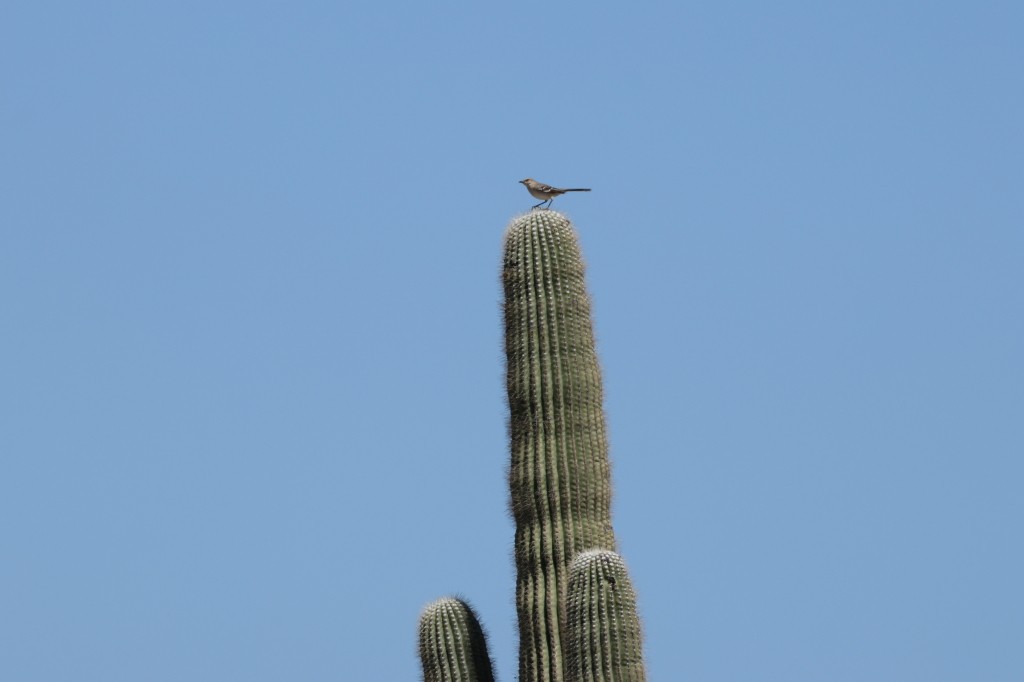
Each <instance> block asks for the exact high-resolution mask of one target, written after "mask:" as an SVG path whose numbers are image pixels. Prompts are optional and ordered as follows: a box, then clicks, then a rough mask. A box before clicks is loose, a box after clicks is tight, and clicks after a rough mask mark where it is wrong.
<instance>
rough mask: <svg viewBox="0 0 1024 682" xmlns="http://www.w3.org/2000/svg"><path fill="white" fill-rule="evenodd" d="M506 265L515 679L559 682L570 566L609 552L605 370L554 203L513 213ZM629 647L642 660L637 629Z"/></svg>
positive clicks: (446, 681) (574, 252)
mask: <svg viewBox="0 0 1024 682" xmlns="http://www.w3.org/2000/svg"><path fill="white" fill-rule="evenodd" d="M502 266H503V269H502V283H503V286H504V291H505V304H504V311H505V356H506V368H507V373H506V384H507V389H508V404H509V413H510V418H509V433H510V437H511V447H510V450H511V466H510V467H509V486H510V489H511V510H512V515H513V517H514V519H515V525H516V531H515V560H516V574H517V578H516V610H517V612H518V617H519V680H520V682H564V681H565V680H567V667H568V662H567V660H566V655H567V654H566V647H567V642H568V638H569V637H570V636H571V635H570V634H569V633H568V632H567V629H566V628H567V612H566V608H567V603H574V600H576V601H577V602H578V601H579V600H580V599H588V598H589V597H585V596H578V595H576V596H574V595H569V594H568V589H569V583H570V579H569V572H570V570H569V567H570V563H571V562H572V561H573V559H574V558H575V557H577V556H578V555H581V553H583V552H586V551H588V550H604V551H606V552H608V553H610V554H611V555H612V556H615V555H614V550H615V536H614V533H613V531H612V524H611V474H610V467H609V463H608V443H607V436H606V429H605V420H604V411H603V397H602V387H601V371H600V367H599V366H598V362H597V352H596V348H595V344H594V332H593V323H592V322H591V317H590V299H589V298H588V296H587V292H586V288H585V283H584V267H583V260H582V258H581V256H580V249H579V244H578V239H577V237H576V233H575V230H574V229H573V227H572V224H571V223H570V222H569V220H568V219H567V218H566V217H565V216H563V215H562V214H561V213H558V212H555V211H533V212H530V213H527V214H525V215H522V216H520V217H518V218H516V219H514V220H513V221H512V223H511V224H510V225H509V226H508V229H507V230H506V232H505V243H504V257H503V261H502ZM602 556H603V555H602ZM622 570H623V571H624V570H625V569H624V567H623V569H622ZM578 582H580V584H581V585H583V586H584V588H586V585H587V584H588V583H586V581H578ZM624 584H626V585H628V584H629V582H628V579H626V580H625V581H624ZM593 594H596V595H599V594H600V592H593ZM580 603H582V602H580ZM630 603H631V604H632V603H633V602H630ZM594 608H598V605H594ZM634 608H635V607H634ZM429 610H430V607H428V611H429ZM429 617H430V616H429V614H428V612H427V611H425V612H424V615H423V616H422V617H421V651H423V648H424V645H423V638H422V633H423V631H424V628H423V623H424V621H425V620H426V619H428V618H429ZM633 620H634V621H636V616H635V613H634V615H633ZM636 644H637V656H639V648H638V647H639V629H638V628H637V639H636ZM423 665H424V679H425V680H426V682H435V680H438V679H440V680H443V682H454V681H455V680H462V679H463V678H461V677H450V678H449V677H444V678H436V677H430V676H429V675H428V673H427V661H426V659H424V660H423ZM640 670H641V671H642V663H640ZM472 679H476V678H472ZM480 679H484V678H482V677H481V678H480ZM594 679H595V680H599V681H603V680H610V679H612V678H611V677H599V678H594ZM626 679H628V680H630V682H633V681H634V680H639V679H641V678H638V677H629V678H626Z"/></svg>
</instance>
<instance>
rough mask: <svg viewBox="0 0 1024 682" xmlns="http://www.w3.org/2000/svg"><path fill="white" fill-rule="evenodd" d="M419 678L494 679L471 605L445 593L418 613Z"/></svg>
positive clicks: (438, 681)
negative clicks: (421, 667) (421, 676)
mask: <svg viewBox="0 0 1024 682" xmlns="http://www.w3.org/2000/svg"><path fill="white" fill-rule="evenodd" d="M420 663H421V664H422V665H423V682H494V672H493V671H492V670H491V660H490V657H489V656H488V655H487V639H486V638H485V637H484V631H483V628H481V627H480V621H478V620H477V617H476V614H475V613H474V612H473V608H472V607H471V606H470V605H469V604H467V603H466V602H464V601H463V600H461V599H457V598H455V597H445V598H443V599H438V600H437V601H435V602H433V603H430V604H428V605H427V606H426V607H425V608H424V609H423V613H422V614H421V615H420Z"/></svg>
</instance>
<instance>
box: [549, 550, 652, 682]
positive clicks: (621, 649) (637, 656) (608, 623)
mask: <svg viewBox="0 0 1024 682" xmlns="http://www.w3.org/2000/svg"><path fill="white" fill-rule="evenodd" d="M566 610H567V611H568V614H567V615H568V622H567V626H566V630H567V638H566V643H565V648H566V662H567V670H566V679H567V682H644V681H645V680H646V675H645V673H644V660H643V653H642V648H641V632H640V618H639V617H638V616H637V610H636V593H635V592H633V583H632V581H630V579H629V572H628V571H627V570H626V565H625V564H624V563H623V562H622V559H621V558H619V555H618V554H616V553H615V552H609V551H606V550H593V551H589V552H583V553H581V554H579V555H577V557H576V558H575V559H573V562H572V564H571V566H570V568H569V593H568V597H567V605H566Z"/></svg>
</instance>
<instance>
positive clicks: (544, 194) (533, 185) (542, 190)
mask: <svg viewBox="0 0 1024 682" xmlns="http://www.w3.org/2000/svg"><path fill="white" fill-rule="evenodd" d="M519 182H521V183H522V184H524V185H526V191H527V192H529V193H530V194H532V195H533V196H534V198H537V199H540V200H541V202H540V203H539V204H537V205H536V206H534V207H533V208H531V209H530V210H531V211H532V210H533V209H534V208H538V207H540V206H543V205H544V204H545V203H547V206H546V208H551V202H552V201H554V200H555V197H560V196H562V195H563V194H565V193H566V192H589V191H590V190H589V189H579V188H576V189H561V188H559V187H552V186H551V185H545V184H544V183H543V182H537V181H536V180H534V179H533V178H526V179H525V180H520V181H519Z"/></svg>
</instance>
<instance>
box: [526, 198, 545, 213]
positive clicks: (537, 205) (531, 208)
mask: <svg viewBox="0 0 1024 682" xmlns="http://www.w3.org/2000/svg"><path fill="white" fill-rule="evenodd" d="M544 201H547V199H545V200H544ZM544 201H542V202H540V204H536V205H535V206H531V207H530V210H531V211H532V210H533V209H535V208H539V207H540V206H541V204H543V203H544Z"/></svg>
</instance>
